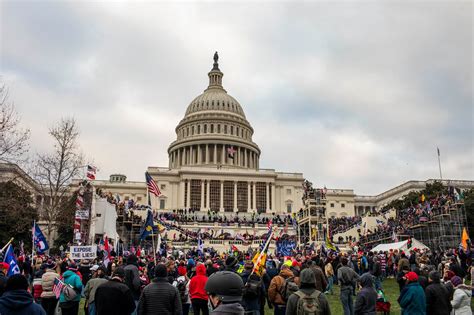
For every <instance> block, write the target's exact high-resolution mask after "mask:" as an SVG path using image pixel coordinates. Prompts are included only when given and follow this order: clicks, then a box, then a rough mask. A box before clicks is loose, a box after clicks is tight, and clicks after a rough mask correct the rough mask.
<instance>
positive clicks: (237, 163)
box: [235, 147, 240, 166]
mask: <svg viewBox="0 0 474 315" xmlns="http://www.w3.org/2000/svg"><path fill="white" fill-rule="evenodd" d="M236 161H237V162H236V163H235V164H236V165H238V166H240V147H237V159H236Z"/></svg>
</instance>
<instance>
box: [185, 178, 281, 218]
mask: <svg viewBox="0 0 474 315" xmlns="http://www.w3.org/2000/svg"><path fill="white" fill-rule="evenodd" d="M237 183H238V182H237V181H234V207H233V208H234V209H233V210H234V212H237V211H238V207H237ZM185 185H187V187H186V189H184V187H183V190H182V191H183V194H184V198H183V200H186V208H190V205H191V180H188V181H187V182H186V183H185ZM183 186H184V185H183ZM210 186H211V185H210V180H201V211H207V210H209V208H210V192H211V191H210ZM204 191H206V194H204ZM270 191H271V197H272V199H271V204H270ZM204 196H206V198H205V199H204ZM219 196H220V202H219V210H220V211H224V181H220V193H219ZM252 196H253V198H251V197H252ZM256 197H257V185H256V182H247V210H253V211H256V210H257V198H256ZM265 197H266V199H265V210H266V211H271V210H275V185H272V184H271V183H265Z"/></svg>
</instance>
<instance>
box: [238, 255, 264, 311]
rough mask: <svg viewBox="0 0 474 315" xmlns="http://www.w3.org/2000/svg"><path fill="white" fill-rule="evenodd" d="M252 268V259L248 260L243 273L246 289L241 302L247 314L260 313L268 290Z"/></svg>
mask: <svg viewBox="0 0 474 315" xmlns="http://www.w3.org/2000/svg"><path fill="white" fill-rule="evenodd" d="M252 270H253V263H252V262H251V261H248V262H246V263H245V265H244V271H243V272H242V274H241V277H242V281H243V282H244V290H243V296H242V302H241V303H240V304H241V305H242V307H243V308H244V309H245V313H246V314H250V315H259V314H260V309H261V306H262V305H261V304H262V302H264V301H265V294H266V292H265V286H264V284H263V280H262V278H261V277H259V276H258V275H257V274H255V273H253V274H252ZM262 315H263V314H262Z"/></svg>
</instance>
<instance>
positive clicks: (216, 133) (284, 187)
mask: <svg viewBox="0 0 474 315" xmlns="http://www.w3.org/2000/svg"><path fill="white" fill-rule="evenodd" d="M218 58H219V57H218V55H217V53H216V54H215V55H214V65H213V67H212V69H211V71H210V72H209V73H208V77H209V86H208V87H207V89H205V90H204V92H203V93H202V94H201V95H199V96H197V97H196V98H194V100H193V101H191V103H190V104H189V106H188V108H187V109H186V113H185V115H184V118H183V119H182V120H181V121H180V122H179V123H178V125H177V126H176V140H175V141H173V142H172V143H171V144H170V146H169V147H168V155H169V165H168V167H148V172H149V173H150V175H151V176H152V177H153V179H154V180H155V182H156V183H157V184H158V187H159V188H160V190H161V193H162V195H161V196H159V197H155V196H153V195H152V196H151V201H152V208H153V209H156V210H165V211H170V210H175V209H193V210H200V211H208V210H211V211H215V212H239V213H244V212H257V213H291V212H294V211H295V210H299V209H300V208H301V207H302V206H303V205H302V199H301V197H302V193H303V192H302V190H303V189H302V183H303V180H304V178H303V174H302V173H284V172H276V171H275V170H272V169H260V167H259V164H260V154H261V151H260V148H259V147H258V145H257V144H256V143H255V142H253V140H252V137H253V133H254V130H253V128H252V126H251V125H250V123H249V121H248V120H247V118H246V117H245V113H244V110H243V109H242V106H241V105H240V104H239V102H238V101H237V100H236V99H235V98H233V97H232V96H230V95H229V94H228V93H227V91H226V90H225V89H224V87H223V85H222V78H223V76H224V73H222V71H221V70H220V69H219V64H218ZM93 185H94V186H95V187H98V188H102V189H103V190H105V191H109V192H112V193H113V194H114V195H115V194H118V195H119V196H121V198H122V200H123V199H128V198H133V199H134V200H135V201H136V202H138V203H142V204H146V185H145V183H144V182H142V183H140V182H127V181H126V177H125V176H124V175H111V177H110V180H109V181H101V180H96V181H94V182H93Z"/></svg>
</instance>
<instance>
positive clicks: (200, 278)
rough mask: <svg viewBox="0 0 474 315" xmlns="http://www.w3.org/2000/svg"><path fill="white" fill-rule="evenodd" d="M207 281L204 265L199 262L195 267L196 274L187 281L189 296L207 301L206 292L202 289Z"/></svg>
mask: <svg viewBox="0 0 474 315" xmlns="http://www.w3.org/2000/svg"><path fill="white" fill-rule="evenodd" d="M206 283H207V276H206V267H205V266H204V265H203V264H200V265H198V266H197V267H196V275H195V276H194V277H192V279H191V281H190V283H189V296H190V297H191V300H193V299H201V300H206V301H207V292H206V290H205V289H204V287H205V286H206Z"/></svg>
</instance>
